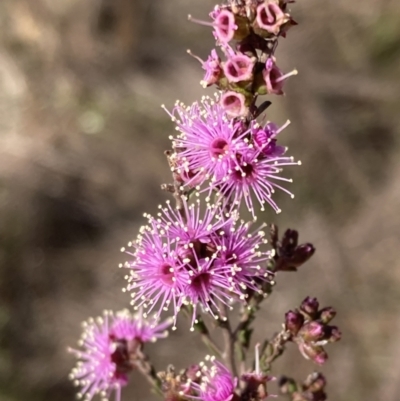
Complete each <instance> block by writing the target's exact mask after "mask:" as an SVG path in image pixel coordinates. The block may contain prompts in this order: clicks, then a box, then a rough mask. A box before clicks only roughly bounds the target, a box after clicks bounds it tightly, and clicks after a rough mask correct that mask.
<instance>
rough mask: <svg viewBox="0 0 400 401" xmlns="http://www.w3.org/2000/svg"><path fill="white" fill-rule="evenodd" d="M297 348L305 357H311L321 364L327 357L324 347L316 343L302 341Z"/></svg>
mask: <svg viewBox="0 0 400 401" xmlns="http://www.w3.org/2000/svg"><path fill="white" fill-rule="evenodd" d="M299 350H300V352H301V353H302V354H303V356H304V357H305V358H306V359H311V360H312V361H313V362H315V363H316V364H318V365H323V364H324V363H325V362H326V361H327V359H328V354H327V353H326V351H325V350H324V348H323V347H321V346H318V345H313V344H308V343H303V344H300V345H299Z"/></svg>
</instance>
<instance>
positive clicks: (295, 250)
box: [270, 224, 315, 272]
mask: <svg viewBox="0 0 400 401" xmlns="http://www.w3.org/2000/svg"><path fill="white" fill-rule="evenodd" d="M270 235H271V245H272V247H273V249H274V251H275V253H274V258H273V259H274V267H273V270H274V271H275V272H278V271H297V269H298V268H299V267H300V266H301V265H303V264H304V263H305V262H307V260H309V259H310V258H311V256H312V255H314V252H315V248H314V245H313V244H310V243H306V244H300V245H299V233H298V232H297V231H296V230H291V229H287V230H286V231H285V233H284V234H283V236H282V239H281V240H279V232H278V227H277V226H276V225H274V224H272V226H271V230H270Z"/></svg>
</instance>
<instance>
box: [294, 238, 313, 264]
mask: <svg viewBox="0 0 400 401" xmlns="http://www.w3.org/2000/svg"><path fill="white" fill-rule="evenodd" d="M314 253H315V248H314V246H313V245H312V244H301V245H299V246H298V247H297V248H296V250H295V251H294V254H293V256H292V258H291V264H292V266H295V267H296V268H297V267H300V266H301V265H302V264H304V263H306V262H307V260H308V259H310V258H311V256H313V255H314Z"/></svg>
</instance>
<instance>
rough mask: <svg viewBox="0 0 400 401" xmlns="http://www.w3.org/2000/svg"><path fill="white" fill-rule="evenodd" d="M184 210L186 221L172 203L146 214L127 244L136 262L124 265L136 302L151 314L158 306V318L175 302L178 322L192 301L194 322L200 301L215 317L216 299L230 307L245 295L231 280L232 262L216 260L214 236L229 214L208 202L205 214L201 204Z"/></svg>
mask: <svg viewBox="0 0 400 401" xmlns="http://www.w3.org/2000/svg"><path fill="white" fill-rule="evenodd" d="M184 208H185V211H184V213H185V216H186V217H185V219H184V218H183V217H182V216H181V215H180V213H178V212H177V211H176V210H174V209H173V208H172V207H171V206H170V205H169V202H167V207H166V208H161V211H160V213H159V214H158V216H157V217H152V216H150V215H146V216H147V218H148V220H149V224H148V225H147V226H145V227H143V228H142V229H141V234H140V235H139V237H138V239H137V241H136V242H135V243H129V244H128V245H129V246H133V247H135V248H136V250H135V252H134V253H130V252H128V254H129V255H131V256H132V257H133V260H132V261H129V262H126V263H125V265H124V266H125V267H126V268H128V269H130V272H131V274H130V276H128V277H127V278H128V282H129V284H128V287H127V290H129V291H131V290H133V291H134V292H133V294H132V297H133V299H132V303H133V304H135V305H137V306H141V305H143V306H144V307H145V308H147V312H148V313H150V312H151V311H152V309H153V308H155V307H156V306H157V307H158V312H156V316H159V315H160V314H161V311H162V310H166V309H168V307H169V305H170V304H172V305H173V309H174V322H176V317H177V314H178V312H179V310H180V308H181V306H182V304H190V305H192V306H193V310H194V312H193V319H192V326H193V324H194V323H195V317H196V308H197V306H198V305H200V306H201V307H202V308H203V309H204V310H206V311H207V312H209V313H211V314H212V315H213V316H214V317H216V318H217V317H218V316H217V314H216V312H218V311H219V305H217V302H216V300H218V301H221V302H222V303H225V304H226V305H228V304H230V303H231V302H232V301H233V298H234V297H236V298H238V299H239V298H240V295H241V294H240V293H239V291H238V290H236V289H235V288H234V287H233V285H232V283H231V269H230V268H229V266H225V265H223V266H221V265H218V264H214V258H215V253H216V247H215V245H214V244H213V243H212V238H213V236H215V235H216V232H217V231H218V230H223V228H224V227H225V226H228V225H231V218H227V219H222V216H223V212H222V210H221V209H220V208H219V207H218V206H208V207H207V209H206V211H205V213H201V212H200V205H199V203H196V204H192V205H190V206H189V205H187V204H186V202H185V203H184ZM123 251H125V248H123ZM121 267H122V266H121ZM235 291H236V294H235Z"/></svg>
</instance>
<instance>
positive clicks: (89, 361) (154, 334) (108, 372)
mask: <svg viewBox="0 0 400 401" xmlns="http://www.w3.org/2000/svg"><path fill="white" fill-rule="evenodd" d="M171 323H172V322H171V320H166V321H165V322H163V323H158V320H156V319H154V320H145V319H143V316H142V313H141V311H140V312H139V313H137V314H136V315H134V316H132V315H131V314H130V313H129V312H128V311H127V310H123V311H121V312H118V313H117V314H115V315H114V313H113V312H111V311H105V312H104V314H103V316H102V317H98V318H97V319H96V320H95V319H89V321H87V322H84V323H83V328H84V331H83V334H82V337H81V340H80V341H79V343H78V345H79V346H80V349H74V348H69V351H70V352H71V353H73V354H74V355H75V356H76V357H77V358H78V360H79V361H78V363H77V366H76V367H75V368H74V369H73V370H72V372H71V374H70V378H71V379H72V380H73V381H74V383H75V384H76V385H77V386H79V387H81V390H80V392H79V393H78V397H79V398H80V397H83V396H84V397H85V400H87V401H90V400H91V399H92V397H93V396H94V395H95V394H100V395H101V396H102V398H103V399H108V398H109V397H110V395H111V393H112V392H115V396H116V400H117V401H120V398H121V387H123V386H125V385H126V384H127V382H128V374H129V372H131V371H132V370H133V369H134V368H135V364H136V363H137V361H138V359H139V358H140V349H141V347H142V345H143V344H144V343H147V342H154V341H156V340H157V339H159V338H165V337H166V336H167V335H168V332H167V331H166V329H167V328H168V327H169V326H170V325H171Z"/></svg>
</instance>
